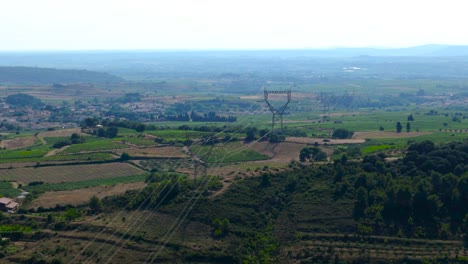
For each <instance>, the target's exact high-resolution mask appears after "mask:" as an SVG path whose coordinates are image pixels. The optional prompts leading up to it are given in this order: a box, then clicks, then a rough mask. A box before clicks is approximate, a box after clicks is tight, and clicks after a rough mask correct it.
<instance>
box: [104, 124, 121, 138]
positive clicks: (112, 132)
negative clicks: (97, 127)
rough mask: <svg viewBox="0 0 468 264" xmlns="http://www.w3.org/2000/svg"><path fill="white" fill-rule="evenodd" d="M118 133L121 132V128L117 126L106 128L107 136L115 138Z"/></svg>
mask: <svg viewBox="0 0 468 264" xmlns="http://www.w3.org/2000/svg"><path fill="white" fill-rule="evenodd" d="M117 133H119V129H118V128H117V127H115V126H112V127H109V128H107V129H106V137H108V138H115V137H116V136H117Z"/></svg>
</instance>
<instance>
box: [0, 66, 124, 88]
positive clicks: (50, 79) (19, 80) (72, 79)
mask: <svg viewBox="0 0 468 264" xmlns="http://www.w3.org/2000/svg"><path fill="white" fill-rule="evenodd" d="M121 81H123V79H122V78H119V77H117V76H114V75H111V74H108V73H103V72H95V71H88V70H62V69H60V70H59V69H50V68H36V67H0V83H14V84H53V83H77V82H84V83H116V82H121Z"/></svg>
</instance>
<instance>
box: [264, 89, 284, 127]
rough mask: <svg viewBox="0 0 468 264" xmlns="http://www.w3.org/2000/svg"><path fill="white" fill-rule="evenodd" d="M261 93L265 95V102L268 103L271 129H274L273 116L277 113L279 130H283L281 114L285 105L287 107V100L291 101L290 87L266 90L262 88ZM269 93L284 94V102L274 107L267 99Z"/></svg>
mask: <svg viewBox="0 0 468 264" xmlns="http://www.w3.org/2000/svg"><path fill="white" fill-rule="evenodd" d="M263 94H264V96H265V102H266V104H267V105H268V108H269V109H270V112H271V113H272V115H273V116H272V121H271V131H272V132H273V130H274V129H275V122H276V119H275V116H276V115H279V117H280V123H281V130H283V114H284V111H285V110H286V107H288V104H289V102H291V89H289V90H287V91H278V90H277V91H267V90H266V89H264V90H263ZM270 94H285V95H286V102H285V103H284V104H283V105H282V106H281V107H279V108H277V107H275V106H274V105H273V104H272V103H271V102H270V101H269V95H270Z"/></svg>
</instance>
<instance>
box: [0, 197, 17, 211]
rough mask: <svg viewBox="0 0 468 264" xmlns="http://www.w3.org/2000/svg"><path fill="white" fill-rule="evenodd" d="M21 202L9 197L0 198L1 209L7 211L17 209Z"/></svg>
mask: <svg viewBox="0 0 468 264" xmlns="http://www.w3.org/2000/svg"><path fill="white" fill-rule="evenodd" d="M18 206H19V203H17V202H14V201H13V200H12V199H10V198H7V197H2V198H0V210H2V211H5V212H7V211H8V210H16V209H17V208H18Z"/></svg>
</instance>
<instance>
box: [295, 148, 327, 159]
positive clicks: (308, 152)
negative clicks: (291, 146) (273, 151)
mask: <svg viewBox="0 0 468 264" xmlns="http://www.w3.org/2000/svg"><path fill="white" fill-rule="evenodd" d="M299 160H300V161H301V162H304V161H307V160H308V161H311V162H314V161H325V160H327V154H325V152H323V151H322V150H321V149H319V148H318V147H308V148H303V149H302V150H301V151H300V152H299Z"/></svg>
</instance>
